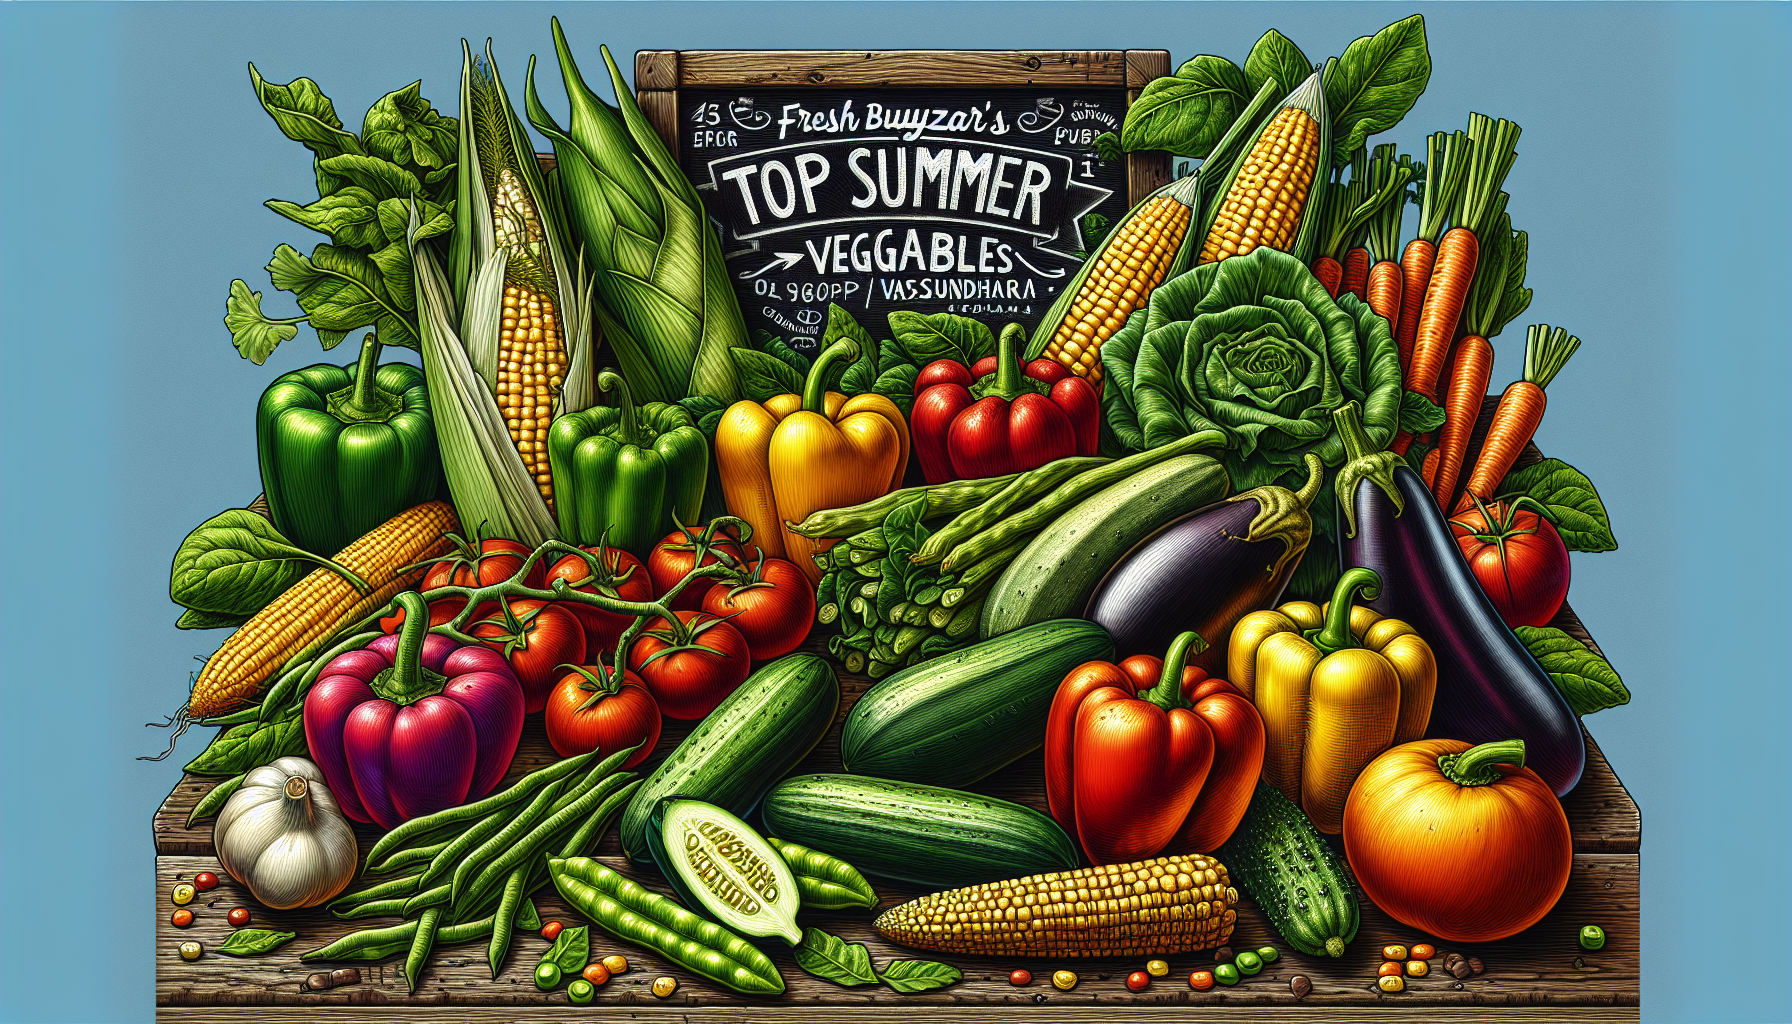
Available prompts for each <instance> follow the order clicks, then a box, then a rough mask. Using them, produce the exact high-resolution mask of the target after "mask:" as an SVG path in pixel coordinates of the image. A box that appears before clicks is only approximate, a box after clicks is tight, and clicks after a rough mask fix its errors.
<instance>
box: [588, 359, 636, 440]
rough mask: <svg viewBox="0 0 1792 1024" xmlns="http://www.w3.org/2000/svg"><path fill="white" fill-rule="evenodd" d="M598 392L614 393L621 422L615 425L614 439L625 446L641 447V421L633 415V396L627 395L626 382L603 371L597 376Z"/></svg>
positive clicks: (615, 374)
mask: <svg viewBox="0 0 1792 1024" xmlns="http://www.w3.org/2000/svg"><path fill="white" fill-rule="evenodd" d="M597 389H598V390H599V391H614V392H616V409H617V411H618V412H619V413H620V414H621V421H620V422H619V423H617V425H616V438H617V440H619V441H621V442H622V443H623V444H625V445H630V444H632V445H635V446H636V447H640V445H641V421H640V419H638V418H637V417H636V415H635V396H634V395H632V394H630V393H629V390H628V381H626V380H623V379H622V375H621V374H619V373H616V372H614V371H611V370H605V371H603V372H602V373H600V374H598V375H597Z"/></svg>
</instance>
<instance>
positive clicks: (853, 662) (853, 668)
mask: <svg viewBox="0 0 1792 1024" xmlns="http://www.w3.org/2000/svg"><path fill="white" fill-rule="evenodd" d="M865 661H866V658H865V652H864V651H847V652H846V657H844V658H841V659H840V665H841V667H842V668H844V669H846V671H848V672H852V673H854V674H857V673H860V672H863V671H865Z"/></svg>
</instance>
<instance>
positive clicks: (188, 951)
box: [180, 942, 205, 960]
mask: <svg viewBox="0 0 1792 1024" xmlns="http://www.w3.org/2000/svg"><path fill="white" fill-rule="evenodd" d="M204 952H205V947H204V946H202V945H200V944H199V943H197V942H183V943H181V944H180V958H181V959H182V960H197V959H199V957H200V955H201V954H203V953H204Z"/></svg>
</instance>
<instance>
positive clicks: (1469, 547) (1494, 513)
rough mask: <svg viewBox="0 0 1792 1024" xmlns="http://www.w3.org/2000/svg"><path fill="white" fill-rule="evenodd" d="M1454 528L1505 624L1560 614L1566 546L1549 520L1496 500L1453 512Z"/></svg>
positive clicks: (1539, 622) (1533, 622) (1537, 622)
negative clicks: (1463, 510) (1454, 513)
mask: <svg viewBox="0 0 1792 1024" xmlns="http://www.w3.org/2000/svg"><path fill="white" fill-rule="evenodd" d="M1521 503H1522V502H1521ZM1483 511H1484V512H1485V514H1483ZM1450 532H1451V533H1453V534H1455V535H1456V544H1457V546H1459V547H1461V548H1462V556H1463V557H1464V558H1466V559H1468V567H1469V569H1470V570H1472V571H1473V572H1474V574H1475V579H1477V580H1479V581H1480V583H1481V589H1482V590H1484V591H1486V593H1487V597H1488V599H1489V600H1491V601H1492V602H1493V607H1494V608H1495V609H1496V610H1497V611H1498V612H1499V613H1500V618H1502V619H1504V620H1505V621H1506V625H1508V626H1544V625H1548V624H1549V620H1551V619H1553V618H1555V617H1556V612H1558V611H1560V610H1561V608H1562V602H1563V601H1564V600H1566V599H1567V597H1568V546H1567V545H1566V544H1563V543H1562V535H1561V534H1559V533H1557V532H1556V528H1555V527H1554V526H1552V525H1551V524H1550V522H1549V520H1547V519H1545V518H1543V517H1542V516H1540V515H1538V514H1537V513H1536V512H1533V511H1529V510H1527V509H1524V508H1520V507H1517V506H1516V505H1514V506H1511V507H1508V506H1506V505H1505V504H1504V503H1502V502H1497V501H1496V502H1494V503H1493V504H1491V505H1483V506H1482V507H1481V508H1473V509H1469V510H1467V511H1465V512H1460V513H1458V514H1456V515H1454V516H1452V517H1450Z"/></svg>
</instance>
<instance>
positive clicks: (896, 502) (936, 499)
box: [790, 460, 1062, 537]
mask: <svg viewBox="0 0 1792 1024" xmlns="http://www.w3.org/2000/svg"><path fill="white" fill-rule="evenodd" d="M1060 461H1062V460H1060ZM1014 476H1015V475H1014V474H1010V475H1008V476H992V477H983V478H980V479H977V480H952V481H948V482H947V483H943V484H931V485H929V486H925V487H905V488H903V489H902V490H899V491H891V492H890V493H889V494H886V495H884V496H883V497H881V498H874V499H872V500H871V501H867V502H864V503H863V504H859V505H853V506H850V507H848V508H831V509H824V510H823V511H820V512H811V513H809V517H808V518H807V519H804V520H803V521H802V522H800V523H796V524H794V525H792V526H791V527H790V532H791V533H794V534H796V535H797V536H799V537H849V536H854V535H857V534H859V533H863V532H865V531H868V530H871V529H873V528H876V529H882V527H883V524H884V517H886V516H888V515H889V514H890V513H891V512H894V511H895V510H896V509H898V508H901V507H902V506H903V505H904V504H906V503H908V502H910V501H913V500H914V499H915V498H916V497H917V496H920V495H926V496H927V509H926V511H925V512H924V513H922V516H921V518H923V519H932V518H935V517H937V516H946V515H956V514H958V513H959V512H962V511H963V510H965V509H967V508H970V507H972V506H974V505H976V504H977V503H978V502H980V501H983V500H984V499H986V498H988V497H989V496H990V495H992V494H995V493H996V492H998V491H1000V490H1001V489H1002V488H1004V487H1006V486H1008V484H1009V482H1010V481H1012V480H1013V479H1014Z"/></svg>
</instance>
